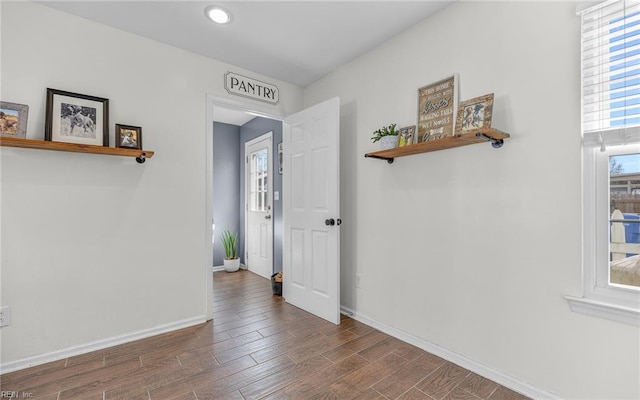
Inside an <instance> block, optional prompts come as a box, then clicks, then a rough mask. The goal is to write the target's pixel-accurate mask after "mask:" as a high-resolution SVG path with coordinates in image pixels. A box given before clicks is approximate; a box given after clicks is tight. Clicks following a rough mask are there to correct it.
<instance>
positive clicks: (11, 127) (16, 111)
mask: <svg viewBox="0 0 640 400" xmlns="http://www.w3.org/2000/svg"><path fill="white" fill-rule="evenodd" d="M28 117H29V106H27V105H25V104H17V103H9V102H6V101H0V136H4V137H13V138H20V139H26V138H27V119H28Z"/></svg>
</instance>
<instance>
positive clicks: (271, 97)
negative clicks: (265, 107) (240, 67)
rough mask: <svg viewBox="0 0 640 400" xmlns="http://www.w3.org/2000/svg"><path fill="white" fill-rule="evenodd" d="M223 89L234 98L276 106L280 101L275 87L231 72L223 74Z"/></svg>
mask: <svg viewBox="0 0 640 400" xmlns="http://www.w3.org/2000/svg"><path fill="white" fill-rule="evenodd" d="M224 88H225V89H227V92H229V94H235V95H236V96H243V97H248V98H250V99H254V100H260V101H264V102H267V103H271V104H278V102H279V101H280V93H279V91H278V87H277V86H275V85H271V84H269V83H265V82H262V81H259V80H257V79H252V78H248V77H246V76H242V75H239V74H236V73H233V72H227V73H226V74H224Z"/></svg>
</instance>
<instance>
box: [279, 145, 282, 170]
mask: <svg viewBox="0 0 640 400" xmlns="http://www.w3.org/2000/svg"><path fill="white" fill-rule="evenodd" d="M278 173H279V174H280V175H282V142H280V143H278Z"/></svg>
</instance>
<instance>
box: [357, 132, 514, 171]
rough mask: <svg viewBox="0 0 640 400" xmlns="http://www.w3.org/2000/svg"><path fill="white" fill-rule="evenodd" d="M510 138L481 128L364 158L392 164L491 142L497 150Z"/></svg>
mask: <svg viewBox="0 0 640 400" xmlns="http://www.w3.org/2000/svg"><path fill="white" fill-rule="evenodd" d="M508 137H510V135H509V134H508V133H504V132H501V131H499V130H497V129H494V128H480V129H476V130H473V131H471V132H469V133H463V134H461V135H457V136H448V137H446V138H443V139H438V140H433V141H430V142H422V143H416V144H411V145H408V146H403V147H396V148H395V149H389V150H381V151H374V152H372V153H367V154H365V155H364V156H365V157H370V158H378V159H381V160H387V162H388V163H389V164H391V163H392V162H393V160H394V159H395V158H396V157H404V156H410V155H414V154H422V153H428V152H430V151H438V150H445V149H451V148H453V147H460V146H467V145H470V144H475V143H486V142H490V143H491V146H493V147H494V148H496V149H497V148H500V147H502V144H503V143H504V139H506V138H508Z"/></svg>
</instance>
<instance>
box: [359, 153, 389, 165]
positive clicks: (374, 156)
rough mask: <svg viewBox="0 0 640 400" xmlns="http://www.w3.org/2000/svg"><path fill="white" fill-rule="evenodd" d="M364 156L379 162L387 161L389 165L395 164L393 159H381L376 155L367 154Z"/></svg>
mask: <svg viewBox="0 0 640 400" xmlns="http://www.w3.org/2000/svg"><path fill="white" fill-rule="evenodd" d="M364 156H365V157H367V158H377V159H378V160H387V162H388V163H389V164H393V160H394V158H393V157H380V156H376V155H374V154H365V155H364Z"/></svg>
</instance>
